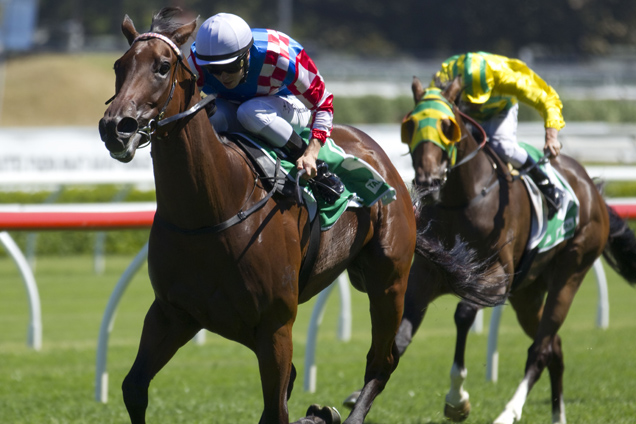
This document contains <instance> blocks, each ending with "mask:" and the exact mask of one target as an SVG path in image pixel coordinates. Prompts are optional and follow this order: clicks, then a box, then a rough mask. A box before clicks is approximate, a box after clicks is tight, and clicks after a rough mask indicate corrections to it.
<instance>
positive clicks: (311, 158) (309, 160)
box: [296, 138, 322, 179]
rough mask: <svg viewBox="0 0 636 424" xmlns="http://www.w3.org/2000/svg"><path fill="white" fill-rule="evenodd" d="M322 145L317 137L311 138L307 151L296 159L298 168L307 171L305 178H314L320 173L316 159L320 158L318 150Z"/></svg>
mask: <svg viewBox="0 0 636 424" xmlns="http://www.w3.org/2000/svg"><path fill="white" fill-rule="evenodd" d="M321 147H322V142H321V141H320V140H318V139H317V138H312V139H310V140H309V145H307V149H306V150H305V153H303V155H302V156H301V157H299V158H298V160H297V161H296V169H298V170H299V171H300V170H301V169H304V170H305V171H306V172H307V173H306V174H305V175H304V176H303V178H305V179H309V178H314V177H315V176H316V174H317V173H318V170H317V169H316V159H318V152H319V151H320V148H321Z"/></svg>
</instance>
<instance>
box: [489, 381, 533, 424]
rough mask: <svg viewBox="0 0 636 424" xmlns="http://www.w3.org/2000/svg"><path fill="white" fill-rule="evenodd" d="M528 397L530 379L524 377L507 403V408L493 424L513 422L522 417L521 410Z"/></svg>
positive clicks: (509, 423)
mask: <svg viewBox="0 0 636 424" xmlns="http://www.w3.org/2000/svg"><path fill="white" fill-rule="evenodd" d="M527 397H528V379H527V378H524V379H523V380H522V381H521V384H519V387H517V391H516V392H515V394H514V396H513V397H512V399H510V402H508V404H507V405H506V409H504V411H503V412H502V413H501V415H499V416H498V417H497V419H496V420H495V421H494V423H493V424H513V423H514V422H515V421H519V420H520V419H521V411H522V410H523V405H524V404H525V403H526V398H527Z"/></svg>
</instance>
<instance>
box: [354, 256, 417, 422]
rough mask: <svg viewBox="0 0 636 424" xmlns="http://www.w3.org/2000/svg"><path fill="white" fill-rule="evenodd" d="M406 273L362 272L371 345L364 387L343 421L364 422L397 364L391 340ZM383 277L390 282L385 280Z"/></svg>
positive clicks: (396, 326)
mask: <svg viewBox="0 0 636 424" xmlns="http://www.w3.org/2000/svg"><path fill="white" fill-rule="evenodd" d="M406 269H408V268H406ZM393 272H396V273H397V272H399V271H395V270H393ZM350 275H351V272H350ZM383 277H384V278H383ZM406 277H407V275H406V272H405V273H404V275H403V276H401V277H399V276H398V277H396V275H395V274H393V275H392V278H391V276H390V275H387V273H386V272H384V273H382V272H381V271H378V269H376V270H375V271H374V272H370V273H368V274H366V279H365V280H366V288H367V294H368V295H369V301H370V310H371V348H370V349H369V353H368V354H367V366H366V371H365V376H364V387H363V388H362V391H361V392H360V396H359V397H358V399H357V402H356V403H355V406H354V407H353V410H352V411H351V414H350V415H349V417H348V418H347V419H346V420H345V424H359V423H362V422H364V418H365V417H366V415H367V413H368V412H369V410H370V409H371V405H372V403H373V400H374V399H375V398H376V397H377V396H378V395H379V394H380V393H381V392H382V390H384V387H385V386H386V383H387V382H388V380H389V377H390V376H391V374H392V373H393V371H394V370H395V367H397V364H398V360H399V352H398V348H397V345H396V344H395V334H396V333H397V330H398V327H399V324H400V319H401V317H402V311H403V307H404V293H405V291H406ZM380 281H381V283H380ZM387 281H391V283H389V284H387V283H386V282H387Z"/></svg>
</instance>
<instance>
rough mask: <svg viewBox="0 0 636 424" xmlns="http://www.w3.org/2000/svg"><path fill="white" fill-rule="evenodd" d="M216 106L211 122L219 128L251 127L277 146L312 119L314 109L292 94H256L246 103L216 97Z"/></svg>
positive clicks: (228, 129)
mask: <svg viewBox="0 0 636 424" xmlns="http://www.w3.org/2000/svg"><path fill="white" fill-rule="evenodd" d="M216 108H217V110H216V113H215V114H214V115H212V116H211V117H210V122H211V123H212V125H213V126H214V128H215V129H216V130H217V131H218V132H224V131H231V132H234V131H248V132H250V133H253V134H256V135H260V136H262V137H263V138H264V139H265V140H266V141H268V142H269V143H270V144H272V145H273V146H276V147H282V146H284V145H285V143H287V141H288V140H289V137H290V136H291V134H292V131H295V132H297V133H300V132H301V131H302V130H303V129H305V128H306V127H307V126H308V125H309V121H310V119H311V111H310V110H309V109H308V108H307V107H306V106H305V105H304V104H303V103H302V102H301V101H300V100H299V99H298V98H297V97H296V96H293V95H289V96H263V97H254V98H252V99H250V100H247V101H245V102H243V103H234V102H230V101H228V100H225V99H216Z"/></svg>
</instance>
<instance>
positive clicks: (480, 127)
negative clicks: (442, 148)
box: [448, 109, 488, 172]
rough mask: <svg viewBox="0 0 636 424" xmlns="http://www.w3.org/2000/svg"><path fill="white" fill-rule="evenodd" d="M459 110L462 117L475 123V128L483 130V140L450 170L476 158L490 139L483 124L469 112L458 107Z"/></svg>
mask: <svg viewBox="0 0 636 424" xmlns="http://www.w3.org/2000/svg"><path fill="white" fill-rule="evenodd" d="M457 112H458V113H459V114H460V115H461V117H462V119H465V120H467V121H468V122H470V123H471V124H473V126H474V127H475V128H478V129H479V131H480V132H481V135H482V138H483V141H482V142H481V143H480V144H479V146H477V148H476V149H475V150H474V151H472V152H470V153H469V154H468V155H466V156H465V157H464V158H462V160H460V161H459V162H457V163H456V164H455V165H453V166H452V167H450V168H449V169H448V172H450V171H452V170H453V169H455V168H457V167H458V166H459V165H463V164H465V163H466V162H468V161H469V160H471V159H472V158H474V157H475V156H477V154H478V153H479V151H480V150H481V149H483V148H484V146H485V145H486V141H487V140H488V138H487V137H486V131H484V129H483V128H482V126H481V125H479V124H478V123H477V121H475V120H474V119H473V118H471V117H470V116H468V115H467V114H465V113H464V112H462V111H461V110H459V109H457Z"/></svg>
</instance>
